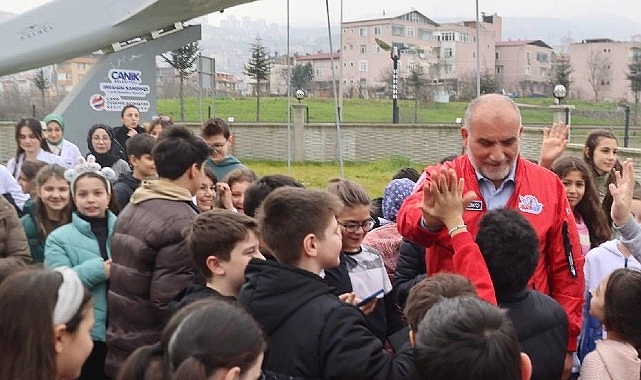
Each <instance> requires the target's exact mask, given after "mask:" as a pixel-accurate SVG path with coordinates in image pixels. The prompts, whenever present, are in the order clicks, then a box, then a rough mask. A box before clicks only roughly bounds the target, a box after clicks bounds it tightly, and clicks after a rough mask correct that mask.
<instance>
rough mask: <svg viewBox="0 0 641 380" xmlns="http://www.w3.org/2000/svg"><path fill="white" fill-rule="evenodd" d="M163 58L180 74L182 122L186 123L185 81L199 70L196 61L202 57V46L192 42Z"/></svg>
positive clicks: (179, 91)
mask: <svg viewBox="0 0 641 380" xmlns="http://www.w3.org/2000/svg"><path fill="white" fill-rule="evenodd" d="M161 57H162V58H163V59H164V60H165V62H167V63H168V64H170V65H171V67H173V68H174V69H176V71H177V72H178V78H179V80H180V86H179V87H178V98H179V101H180V121H185V91H184V86H185V79H187V78H188V77H189V75H190V74H191V73H193V72H194V71H196V70H197V69H198V67H197V65H196V61H197V60H198V57H200V46H199V45H198V42H190V43H188V44H187V45H185V46H183V47H181V48H180V49H178V50H173V51H171V52H169V56H166V55H164V54H162V55H161Z"/></svg>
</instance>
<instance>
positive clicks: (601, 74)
mask: <svg viewBox="0 0 641 380" xmlns="http://www.w3.org/2000/svg"><path fill="white" fill-rule="evenodd" d="M587 66H588V83H590V86H591V87H592V91H593V92H594V101H595V102H598V101H599V95H600V94H601V90H603V89H604V88H606V87H607V86H609V85H610V77H611V76H612V73H611V70H610V61H609V59H608V58H607V57H604V56H603V55H601V52H600V51H599V50H592V51H590V55H589V56H588V62H587Z"/></svg>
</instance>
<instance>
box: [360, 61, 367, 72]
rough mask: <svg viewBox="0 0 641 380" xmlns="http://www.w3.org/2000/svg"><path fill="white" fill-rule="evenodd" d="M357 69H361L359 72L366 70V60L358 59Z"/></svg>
mask: <svg viewBox="0 0 641 380" xmlns="http://www.w3.org/2000/svg"><path fill="white" fill-rule="evenodd" d="M358 71H361V72H365V71H367V61H365V60H363V59H362V60H360V61H358Z"/></svg>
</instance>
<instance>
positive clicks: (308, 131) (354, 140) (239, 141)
mask: <svg viewBox="0 0 641 380" xmlns="http://www.w3.org/2000/svg"><path fill="white" fill-rule="evenodd" d="M14 125H15V124H14V123H12V122H6V123H5V122H0V160H1V162H2V163H6V162H7V160H8V159H9V158H10V157H12V156H13V155H14V154H15V139H14ZM185 125H186V126H188V127H189V128H191V129H192V130H194V132H198V130H199V128H200V125H199V124H195V123H188V124H185ZM576 129H577V128H576V127H575V130H576ZM583 129H584V131H583V132H584V134H585V133H587V128H583ZM541 130H542V127H526V128H524V132H523V136H522V138H521V154H522V155H523V156H524V157H526V158H530V159H534V160H536V159H538V156H539V151H540V145H541V136H542V134H541ZM232 132H233V134H234V145H233V147H232V152H233V154H234V155H236V156H237V157H239V158H240V159H241V160H248V159H252V160H274V161H287V158H288V151H290V149H289V148H288V136H290V139H289V141H291V152H292V153H291V154H292V155H291V157H292V159H294V160H298V161H316V162H332V161H336V160H337V159H338V149H337V148H338V145H337V144H336V141H337V134H336V127H335V125H334V124H331V123H312V124H305V125H301V126H299V127H296V128H294V126H292V129H291V130H290V131H288V128H287V124H284V123H259V124H258V123H236V124H234V125H233V126H232ZM617 135H619V133H618V132H617ZM294 141H296V142H298V143H297V144H294ZM340 141H341V145H340V147H341V150H342V154H343V159H344V160H345V161H357V162H363V161H373V160H377V159H380V158H385V157H391V156H403V157H406V158H408V159H410V160H412V161H413V162H417V163H420V164H427V163H433V162H437V161H439V160H441V159H442V158H443V157H446V156H449V155H453V154H459V153H460V152H461V137H460V128H459V126H458V125H455V124H438V125H433V124H430V125H425V124H342V125H341V136H340ZM622 141H623V139H622V138H620V143H622ZM76 143H77V144H78V146H79V147H80V149H81V150H84V151H86V146H85V145H86V142H85V141H80V142H77V141H76ZM621 145H622V144H621ZM582 148H583V146H582V144H579V143H576V144H569V146H568V152H569V153H570V154H575V155H580V154H581V151H582ZM294 154H296V156H294ZM619 155H620V157H622V158H625V157H631V158H633V159H634V161H635V162H636V163H638V164H637V165H636V170H637V176H638V175H640V174H641V149H632V148H619Z"/></svg>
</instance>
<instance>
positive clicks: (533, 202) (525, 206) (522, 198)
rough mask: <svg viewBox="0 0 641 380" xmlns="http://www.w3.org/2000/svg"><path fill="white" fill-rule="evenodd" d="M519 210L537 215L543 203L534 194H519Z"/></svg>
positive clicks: (541, 209)
mask: <svg viewBox="0 0 641 380" xmlns="http://www.w3.org/2000/svg"><path fill="white" fill-rule="evenodd" d="M519 210H520V211H522V212H527V213H528V214H535V215H538V214H540V213H541V212H542V211H543V204H542V203H541V202H539V200H538V199H536V197H535V196H534V195H519Z"/></svg>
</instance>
